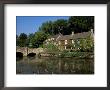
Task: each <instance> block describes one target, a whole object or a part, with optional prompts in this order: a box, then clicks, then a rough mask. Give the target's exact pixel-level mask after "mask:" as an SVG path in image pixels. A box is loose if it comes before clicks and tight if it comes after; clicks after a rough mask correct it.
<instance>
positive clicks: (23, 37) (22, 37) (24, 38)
mask: <svg viewBox="0 0 110 90" xmlns="http://www.w3.org/2000/svg"><path fill="white" fill-rule="evenodd" d="M26 42H27V35H26V34H25V33H21V34H20V36H19V38H18V39H17V45H18V46H21V47H25V46H27V45H26Z"/></svg>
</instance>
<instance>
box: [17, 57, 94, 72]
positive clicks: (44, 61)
mask: <svg viewBox="0 0 110 90" xmlns="http://www.w3.org/2000/svg"><path fill="white" fill-rule="evenodd" d="M16 74H94V60H93V59H76V58H56V57H40V58H39V57H37V56H36V57H23V58H22V59H19V60H17V61H16Z"/></svg>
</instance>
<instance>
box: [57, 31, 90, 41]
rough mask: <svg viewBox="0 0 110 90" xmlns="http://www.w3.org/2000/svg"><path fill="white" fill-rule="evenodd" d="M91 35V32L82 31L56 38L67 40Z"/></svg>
mask: <svg viewBox="0 0 110 90" xmlns="http://www.w3.org/2000/svg"><path fill="white" fill-rule="evenodd" d="M90 35H91V32H90V31H89V32H82V33H77V34H74V35H63V36H61V37H59V38H58V40H69V39H79V38H87V37H88V36H90Z"/></svg>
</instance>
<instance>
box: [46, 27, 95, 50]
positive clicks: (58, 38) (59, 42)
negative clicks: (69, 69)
mask: <svg viewBox="0 0 110 90" xmlns="http://www.w3.org/2000/svg"><path fill="white" fill-rule="evenodd" d="M87 37H92V38H94V33H93V29H91V31H88V32H82V33H76V34H75V33H74V32H72V34H71V35H62V34H61V33H60V34H57V35H54V36H51V37H49V38H48V39H46V40H45V41H44V44H45V45H48V44H49V43H52V44H54V45H56V46H58V48H59V49H61V50H62V49H73V47H71V45H74V43H75V41H77V42H79V39H85V38H87ZM79 43H80V42H79Z"/></svg>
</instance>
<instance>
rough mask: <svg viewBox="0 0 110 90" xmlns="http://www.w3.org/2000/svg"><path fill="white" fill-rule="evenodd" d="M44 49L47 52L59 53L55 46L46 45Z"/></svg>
mask: <svg viewBox="0 0 110 90" xmlns="http://www.w3.org/2000/svg"><path fill="white" fill-rule="evenodd" d="M44 48H45V49H46V50H47V52H57V51H59V49H58V47H57V46H56V45H54V44H51V43H49V44H47V45H44Z"/></svg>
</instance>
